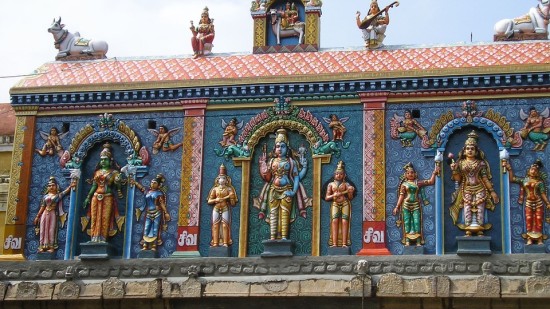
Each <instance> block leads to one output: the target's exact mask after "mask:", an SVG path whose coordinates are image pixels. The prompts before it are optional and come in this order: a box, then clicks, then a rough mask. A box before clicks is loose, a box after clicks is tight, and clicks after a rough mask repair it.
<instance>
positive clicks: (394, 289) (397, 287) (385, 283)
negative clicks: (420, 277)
mask: <svg viewBox="0 0 550 309" xmlns="http://www.w3.org/2000/svg"><path fill="white" fill-rule="evenodd" d="M403 285H404V283H403V278H402V277H401V276H399V275H397V274H393V273H391V274H385V275H382V277H380V281H378V287H377V292H376V295H377V296H381V297H384V296H403Z"/></svg>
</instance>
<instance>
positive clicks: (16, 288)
mask: <svg viewBox="0 0 550 309" xmlns="http://www.w3.org/2000/svg"><path fill="white" fill-rule="evenodd" d="M54 287H55V286H54V284H53V283H41V284H38V283H36V282H29V281H23V282H19V283H17V284H15V285H13V286H9V287H8V290H7V291H6V295H5V298H4V299H5V300H51V299H52V295H53V290H54Z"/></svg>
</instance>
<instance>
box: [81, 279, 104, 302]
mask: <svg viewBox="0 0 550 309" xmlns="http://www.w3.org/2000/svg"><path fill="white" fill-rule="evenodd" d="M102 295H103V285H102V284H101V283H86V284H83V285H81V286H80V296H79V297H78V298H79V299H101V298H102Z"/></svg>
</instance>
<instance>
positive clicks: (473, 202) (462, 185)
mask: <svg viewBox="0 0 550 309" xmlns="http://www.w3.org/2000/svg"><path fill="white" fill-rule="evenodd" d="M477 142H478V136H477V134H476V132H475V131H472V132H471V133H469V134H468V138H467V139H466V142H465V143H464V147H463V148H462V150H461V151H460V153H459V154H458V160H457V161H456V162H454V160H453V161H452V162H451V164H450V167H451V171H452V176H451V177H452V179H453V180H454V181H455V182H456V183H457V185H458V186H457V190H456V191H455V192H454V193H453V202H452V205H451V207H450V215H451V217H452V219H453V223H454V224H455V225H456V226H457V227H458V228H459V229H461V230H464V231H466V236H470V235H483V231H485V230H488V229H490V228H491V226H492V224H490V223H488V222H486V217H485V212H486V210H494V209H495V205H496V204H498V202H499V197H498V194H497V193H496V192H495V189H494V187H493V183H492V182H491V178H492V176H491V169H490V167H489V162H487V160H486V159H485V154H484V153H483V151H481V149H479V147H478V143H477ZM461 210H462V217H461V218H459V213H460V211H461Z"/></svg>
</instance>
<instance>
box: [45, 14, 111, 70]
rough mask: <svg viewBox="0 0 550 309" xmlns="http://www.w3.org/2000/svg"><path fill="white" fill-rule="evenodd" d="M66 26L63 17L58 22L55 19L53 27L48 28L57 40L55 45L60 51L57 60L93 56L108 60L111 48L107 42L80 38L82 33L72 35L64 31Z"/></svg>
mask: <svg viewBox="0 0 550 309" xmlns="http://www.w3.org/2000/svg"><path fill="white" fill-rule="evenodd" d="M64 27H65V25H64V24H62V23H61V17H59V19H58V20H57V21H56V20H55V18H54V19H53V22H52V25H51V26H50V28H48V32H49V33H51V34H52V35H53V38H54V40H55V42H54V45H55V48H56V49H59V52H58V53H57V56H56V57H55V59H56V60H59V59H62V58H67V57H69V56H74V57H77V58H78V57H82V56H91V57H93V58H106V56H105V55H106V54H107V50H108V49H109V46H108V45H107V42H105V41H93V40H87V39H84V38H81V37H80V33H78V32H75V33H71V32H69V31H68V30H67V29H63V28H64Z"/></svg>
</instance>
